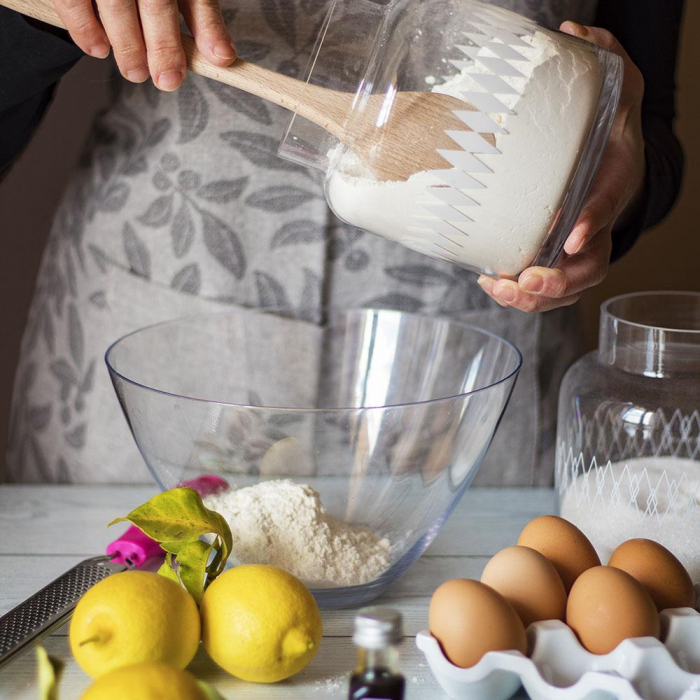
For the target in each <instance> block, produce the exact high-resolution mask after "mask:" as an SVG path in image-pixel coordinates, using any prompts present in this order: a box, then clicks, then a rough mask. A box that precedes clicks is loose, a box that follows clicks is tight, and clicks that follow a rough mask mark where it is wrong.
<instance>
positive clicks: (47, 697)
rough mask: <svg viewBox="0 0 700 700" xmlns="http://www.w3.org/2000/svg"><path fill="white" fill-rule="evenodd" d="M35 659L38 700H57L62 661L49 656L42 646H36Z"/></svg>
mask: <svg viewBox="0 0 700 700" xmlns="http://www.w3.org/2000/svg"><path fill="white" fill-rule="evenodd" d="M36 659H37V674H38V676H39V698H40V700H58V682H59V680H60V678H61V673H62V672H63V666H64V663H63V661H61V660H60V659H57V658H56V657H55V656H49V654H47V653H46V649H44V647H37V649H36Z"/></svg>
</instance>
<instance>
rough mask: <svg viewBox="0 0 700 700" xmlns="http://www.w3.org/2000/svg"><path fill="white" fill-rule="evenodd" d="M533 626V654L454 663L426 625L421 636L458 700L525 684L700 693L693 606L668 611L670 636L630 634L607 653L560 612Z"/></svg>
mask: <svg viewBox="0 0 700 700" xmlns="http://www.w3.org/2000/svg"><path fill="white" fill-rule="evenodd" d="M527 634H528V645H529V649H530V654H529V656H523V655H522V654H520V653H519V652H517V651H496V652H494V651H492V652H489V653H488V654H485V655H484V657H483V658H482V659H481V661H479V663H478V664H476V666H473V667H471V668H459V667H458V666H455V665H454V664H452V663H450V661H448V660H447V658H446V657H445V655H444V654H443V652H442V649H441V648H440V645H439V644H438V642H437V640H436V639H435V638H434V637H433V636H432V635H431V634H430V633H429V632H427V631H424V632H420V633H419V634H418V636H417V637H416V644H417V646H418V648H419V649H420V650H421V651H422V652H423V654H424V655H425V658H426V660H427V662H428V665H429V666H430V670H431V671H432V672H433V675H434V676H435V678H436V679H437V681H438V683H439V684H440V685H441V686H442V689H443V690H444V691H445V692H446V693H447V695H449V697H451V698H455V700H506V699H507V698H510V697H511V696H512V695H513V694H514V693H515V692H516V690H517V689H518V688H519V687H520V686H521V685H522V686H523V687H524V688H525V690H526V691H527V693H528V695H529V696H530V697H531V698H532V700H613V698H618V699H619V700H700V613H699V612H697V611H695V610H693V609H692V608H678V609H676V610H664V612H662V613H661V634H662V639H663V640H664V642H663V643H662V642H660V641H659V640H657V639H653V638H651V637H643V638H639V639H628V640H625V641H624V642H622V643H621V644H620V645H619V646H618V647H617V648H616V649H615V650H614V651H612V652H611V653H609V654H605V655H597V654H591V653H590V652H588V651H586V650H585V649H584V648H583V647H582V646H581V643H580V642H579V641H578V639H577V638H576V635H575V634H574V633H573V632H572V631H571V629H570V628H569V627H567V626H566V625H565V624H564V623H563V622H559V621H558V620H548V621H546V622H536V623H534V624H532V625H530V626H529V627H528V630H527Z"/></svg>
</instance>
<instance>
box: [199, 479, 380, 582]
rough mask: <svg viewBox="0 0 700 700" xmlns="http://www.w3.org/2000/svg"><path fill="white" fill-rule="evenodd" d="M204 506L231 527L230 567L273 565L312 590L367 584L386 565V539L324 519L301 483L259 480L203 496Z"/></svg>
mask: <svg viewBox="0 0 700 700" xmlns="http://www.w3.org/2000/svg"><path fill="white" fill-rule="evenodd" d="M204 504H205V505H206V507H207V508H211V509H212V510H215V511H217V512H218V513H221V515H223V517H224V518H225V519H226V521H227V522H228V524H229V526H230V527H231V533H232V535H233V550H232V553H231V558H232V560H233V561H235V562H236V563H239V564H271V565H273V566H278V567H279V568H281V569H285V570H286V571H289V572H290V573H292V574H294V575H295V576H296V577H297V578H300V579H301V580H302V581H304V583H306V584H307V585H309V586H315V587H321V586H356V585H360V584H363V583H368V582H369V581H373V580H374V579H376V578H377V577H378V576H380V575H381V574H382V573H384V571H385V570H386V569H387V568H388V566H389V549H390V544H389V541H388V540H387V539H385V538H381V537H379V536H377V535H376V534H375V533H373V532H372V531H371V530H369V529H368V528H366V527H352V526H350V525H347V524H346V523H343V522H341V521H339V520H336V519H335V518H333V517H332V516H330V515H329V514H328V513H327V512H326V509H325V508H324V507H323V504H322V503H321V497H320V495H319V494H318V492H317V491H315V490H314V489H312V488H311V487H310V486H307V485H305V484H296V483H294V482H293V481H291V480H289V479H279V480H272V481H263V482H261V483H259V484H256V485H255V486H248V487H246V488H242V489H236V488H232V489H230V490H229V491H224V492H222V493H219V494H216V495H213V496H207V497H206V498H205V499H204Z"/></svg>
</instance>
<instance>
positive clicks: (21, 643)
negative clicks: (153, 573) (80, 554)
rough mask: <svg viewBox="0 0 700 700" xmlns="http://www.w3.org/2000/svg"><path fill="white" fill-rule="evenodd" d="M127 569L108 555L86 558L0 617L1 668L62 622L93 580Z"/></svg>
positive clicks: (91, 585) (94, 582) (99, 579)
mask: <svg viewBox="0 0 700 700" xmlns="http://www.w3.org/2000/svg"><path fill="white" fill-rule="evenodd" d="M126 569H127V567H126V566H123V565H122V564H115V563H113V562H112V561H111V557H105V556H101V557H93V558H92V559H86V560H85V561H83V562H80V564H78V565H77V566H74V567H73V568H72V569H70V570H69V571H66V573H65V574H63V575H62V576H59V577H58V578H57V579H56V580H55V581H53V582H52V583H50V584H49V585H48V586H46V587H45V588H42V589H41V590H40V591H39V592H38V593H35V594H34V595H33V596H32V597H31V598H28V599H27V600H25V601H24V603H20V604H19V605H18V606H17V607H16V608H14V609H13V610H10V612H9V613H7V614H6V615H3V617H0V667H2V666H4V665H5V664H6V663H8V662H9V661H11V660H12V659H14V658H15V657H16V656H19V655H20V654H22V653H24V652H25V651H27V650H28V649H30V648H31V647H32V646H33V645H34V644H35V643H36V642H37V641H39V639H41V638H42V637H45V636H46V635H48V634H50V633H51V632H52V631H53V630H54V629H56V627H58V626H59V625H60V624H61V623H63V622H65V620H66V619H67V618H68V617H69V616H70V614H71V613H72V612H73V608H74V607H75V606H76V604H77V603H78V601H79V600H80V598H81V597H82V596H83V595H84V594H85V593H86V592H87V591H88V590H89V589H90V588H92V587H93V586H94V585H95V584H96V583H98V582H99V581H102V579H105V578H107V577H108V576H111V575H112V574H115V573H117V572H119V571H125V570H126Z"/></svg>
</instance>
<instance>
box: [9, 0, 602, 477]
mask: <svg viewBox="0 0 700 700" xmlns="http://www.w3.org/2000/svg"><path fill="white" fill-rule="evenodd" d="M499 4H503V5H504V6H506V7H509V8H510V9H515V10H516V11H520V12H522V13H525V14H528V15H530V16H531V17H533V18H534V19H536V20H538V21H540V22H542V23H543V24H546V25H549V26H557V25H558V24H559V23H560V22H561V21H563V20H564V19H575V20H578V21H581V22H591V21H592V18H593V15H594V11H595V2H594V0H549V1H544V2H539V1H538V2H535V1H534V0H508V1H506V2H501V3H499ZM326 9H327V0H225V4H224V16H225V19H226V21H227V23H228V25H229V27H230V29H231V31H232V35H233V36H234V38H235V39H236V44H237V46H238V48H239V53H240V54H241V56H242V57H243V58H245V59H247V60H250V61H254V62H256V63H260V64H262V65H264V66H266V67H268V68H271V69H273V70H276V71H279V72H282V73H285V74H287V75H291V76H299V75H301V73H302V72H303V68H304V66H305V63H306V60H307V57H308V55H309V53H310V51H311V49H312V47H313V44H314V41H315V39H316V33H317V30H318V28H319V26H320V24H321V22H322V21H323V18H324V15H325V12H326ZM113 85H114V94H113V96H112V100H111V104H110V106H109V107H108V108H107V109H106V110H105V111H104V112H103V113H101V114H100V115H98V117H97V118H96V120H95V123H94V126H93V129H92V132H91V135H90V138H89V141H88V143H87V144H86V146H85V150H84V153H83V156H82V158H81V160H80V164H79V167H78V169H77V171H76V172H75V174H74V177H73V180H72V182H71V183H70V185H69V187H68V189H67V191H66V194H65V195H64V198H63V200H62V203H61V205H60V207H59V209H58V212H57V214H56V217H55V221H54V224H53V228H52V231H51V235H50V238H49V242H48V244H47V248H46V250H45V252H44V256H43V260H42V264H41V269H40V272H39V277H38V282H37V288H36V293H35V297H34V300H33V304H32V307H31V311H30V315H29V319H28V323H27V328H26V331H25V335H24V339H23V345H22V352H21V362H20V365H19V368H18V371H17V376H16V381H15V390H14V396H13V406H12V418H11V425H10V442H9V450H8V455H7V458H8V477H9V479H10V480H12V481H22V482H112V483H113V482H147V481H150V478H149V475H148V472H147V469H146V467H145V465H144V463H143V460H142V459H141V457H140V455H139V453H138V451H137V449H136V447H135V445H134V442H133V440H132V438H131V436H130V434H129V430H128V428H127V425H126V422H125V420H124V418H123V416H122V415H121V411H120V408H119V405H118V402H117V399H116V396H115V394H114V391H113V389H112V386H111V382H110V380H109V377H108V373H107V370H106V368H105V366H104V361H103V355H104V352H105V350H106V348H107V347H108V346H109V345H110V344H111V343H112V342H113V341H114V340H116V339H117V338H119V337H120V336H122V335H124V334H125V333H129V332H130V331H133V330H135V329H137V328H139V327H142V326H145V325H149V324H153V323H156V322H159V321H163V320H166V319H171V318H176V317H180V316H186V315H192V314H200V313H207V312H210V311H220V310H222V309H225V308H227V307H229V306H246V307H260V306H265V307H276V308H280V309H282V310H283V311H284V312H285V315H287V316H291V317H294V318H298V319H301V320H303V321H306V322H308V321H312V322H319V321H320V320H321V318H322V309H323V308H324V307H331V308H335V309H343V308H352V307H359V306H376V307H388V308H395V309H402V310H407V311H413V312H421V313H427V314H441V315H444V316H449V317H453V318H457V319H460V320H464V321H467V322H469V323H473V324H475V325H477V326H482V327H484V328H487V329H489V330H491V331H493V332H495V333H497V334H499V335H502V336H504V337H506V338H507V339H509V340H510V341H512V342H513V343H514V344H515V345H517V346H518V347H519V348H520V350H521V351H522V353H523V355H524V358H525V361H524V366H523V369H522V372H521V375H520V378H519V380H518V383H517V386H516V389H515V392H514V394H513V398H512V400H511V403H510V406H509V408H508V411H507V413H506V415H505V418H504V420H503V422H502V423H501V427H500V430H499V432H498V434H497V436H496V439H495V441H494V443H493V446H492V447H491V450H490V452H489V454H488V456H487V458H486V460H485V462H484V464H483V465H482V468H481V471H480V473H479V476H478V477H477V483H481V484H497V485H547V484H549V483H550V482H551V479H552V473H553V466H554V455H553V445H554V431H555V416H556V401H557V390H558V385H559V381H560V379H561V377H562V374H563V372H564V371H565V369H566V367H567V366H568V365H569V364H570V363H571V362H572V361H573V359H575V357H576V356H577V354H578V353H579V352H580V350H581V348H582V344H581V341H580V335H579V328H580V323H579V322H578V318H577V314H576V311H575V310H572V309H563V310H557V311H554V312H551V313H547V314H540V315H525V314H522V313H520V312H518V311H515V310H509V309H502V308H501V307H499V306H498V305H496V304H495V303H494V302H492V301H491V300H490V299H489V298H487V297H486V295H484V294H483V292H482V291H481V290H480V288H479V287H478V285H477V284H476V277H475V276H474V275H473V274H471V273H467V272H464V271H462V270H460V269H458V268H456V267H453V266H451V265H449V264H447V263H441V262H439V261H434V260H431V259H429V258H427V257H423V256H421V255H419V254H418V253H415V252H412V251H410V250H407V249H405V248H403V247H401V246H399V245H398V244H396V243H393V242H390V241H386V240H384V239H382V238H379V237H376V236H373V235H370V234H366V233H363V232H362V231H359V230H357V229H354V228H352V227H350V226H346V225H344V224H343V223H341V222H339V221H338V220H337V219H336V218H335V217H334V216H333V215H332V214H331V213H330V211H329V209H328V207H327V205H326V202H325V199H324V195H323V183H322V178H321V176H320V173H316V172H311V171H308V170H306V169H304V168H301V167H299V166H297V165H294V164H291V163H289V162H287V161H284V160H281V159H280V158H278V157H277V156H276V149H277V145H278V142H279V139H280V138H281V136H282V134H283V131H284V128H285V126H286V124H287V120H288V118H289V115H288V113H286V112H285V111H284V110H282V109H281V108H278V107H276V106H274V105H271V104H268V103H266V102H264V101H262V100H260V99H258V98H257V97H253V96H251V95H248V94H246V93H243V92H240V91H238V90H235V89H234V88H231V87H228V86H226V85H221V84H219V83H216V82H213V81H209V80H206V79H204V78H201V77H199V76H196V75H190V76H189V77H188V78H187V81H186V82H185V84H184V85H183V86H182V87H181V88H180V89H179V90H178V91H177V92H174V93H160V92H158V91H157V90H156V89H155V88H154V87H153V86H152V85H150V84H143V85H132V84H130V83H127V82H126V81H123V80H121V79H115V81H114V83H113ZM261 352H264V348H261ZM191 360H192V362H197V358H191ZM273 390H274V388H273V387H270V391H273ZM263 394H264V392H263ZM261 398H262V399H263V400H264V399H265V396H264V395H263V396H262V397H261Z"/></svg>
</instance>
